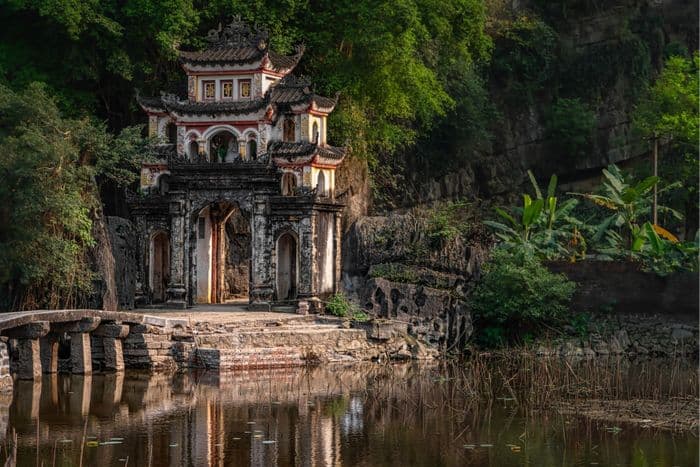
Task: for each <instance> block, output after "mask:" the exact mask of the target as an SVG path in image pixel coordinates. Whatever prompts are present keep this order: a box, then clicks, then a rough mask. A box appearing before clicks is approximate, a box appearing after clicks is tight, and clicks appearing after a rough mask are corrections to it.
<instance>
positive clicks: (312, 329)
mask: <svg viewBox="0 0 700 467" xmlns="http://www.w3.org/2000/svg"><path fill="white" fill-rule="evenodd" d="M194 339H195V345H196V346H197V347H202V348H216V349H233V350H236V349H242V348H271V347H285V346H287V347H309V346H319V345H321V346H327V347H334V348H336V347H337V348H349V349H353V348H357V347H361V346H362V345H364V344H366V340H367V334H366V332H365V331H364V330H361V329H345V328H339V327H338V326H336V325H330V324H329V325H322V324H315V325H313V326H307V327H301V326H297V327H284V328H280V329H275V328H271V329H241V330H239V331H238V332H232V333H226V334H224V333H222V334H210V335H197V336H195V338H194Z"/></svg>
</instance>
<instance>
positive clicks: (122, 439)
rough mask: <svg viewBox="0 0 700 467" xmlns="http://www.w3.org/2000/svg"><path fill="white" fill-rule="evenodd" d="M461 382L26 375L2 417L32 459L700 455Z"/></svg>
mask: <svg viewBox="0 0 700 467" xmlns="http://www.w3.org/2000/svg"><path fill="white" fill-rule="evenodd" d="M457 386H458V383H456V382H455V380H454V379H451V378H449V377H446V375H445V370H444V369H439V368H438V367H436V366H425V365H400V366H398V365H394V366H385V365H379V364H373V365H363V366H353V367H319V368H315V369H284V370H259V371H245V372H235V373H228V374H222V375H216V374H210V373H198V374H196V373H189V374H173V375H162V374H161V375H147V374H142V373H133V372H127V373H126V374H122V375H93V376H91V377H78V376H69V375H53V376H46V377H45V378H44V380H43V381H42V383H41V384H33V383H31V382H18V383H17V384H16V386H15V394H14V398H13V401H12V404H11V405H10V406H9V408H7V407H6V408H5V409H4V411H3V412H1V413H0V421H1V422H2V423H3V424H6V425H8V427H9V430H12V429H14V430H16V432H17V436H18V444H19V449H18V458H19V461H18V465H21V466H30V465H31V466H38V465H44V466H51V465H58V466H78V465H80V459H81V456H82V458H83V461H82V465H84V466H101V467H102V466H104V467H106V466H121V465H129V466H228V465H254V466H274V465H279V466H315V465H318V466H325V465H334V466H335V465H346V466H355V465H360V466H402V467H403V466H430V467H434V466H441V465H444V466H466V465H470V466H520V465H523V466H525V465H527V466H589V465H600V466H635V467H637V466H674V465H677V466H684V467H685V466H696V465H698V439H697V437H696V436H694V435H693V434H691V433H684V434H677V433H676V434H674V433H671V432H660V431H652V430H649V429H641V428H633V427H627V426H622V427H621V428H622V431H618V430H617V429H614V430H611V429H610V425H609V424H605V423H595V422H589V421H585V420H582V419H577V418H575V417H562V416H560V415H556V414H553V413H551V412H536V413H534V414H530V415H529V416H524V415H523V414H522V413H520V411H519V410H517V409H515V408H514V406H513V403H512V402H511V401H508V400H499V401H498V403H495V404H492V405H491V406H490V407H489V406H487V405H486V404H483V403H482V404H474V405H471V406H468V405H467V406H468V407H470V408H469V409H467V410H465V409H464V407H467V406H464V405H460V406H459V407H455V406H454V405H453V404H454V401H456V400H458V399H459V397H460V396H459V388H458V387H457ZM0 429H3V430H4V426H0ZM37 441H38V443H37ZM6 445H7V443H6V442H5V443H3V447H2V450H1V452H0V458H2V459H4V458H5V456H6V455H7V451H6V449H7V448H6Z"/></svg>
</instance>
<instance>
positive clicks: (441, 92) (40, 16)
mask: <svg viewBox="0 0 700 467" xmlns="http://www.w3.org/2000/svg"><path fill="white" fill-rule="evenodd" d="M233 15H241V16H242V17H243V18H244V19H246V20H248V21H251V22H255V23H257V24H259V25H260V26H263V27H266V28H268V29H269V30H270V32H271V42H272V45H273V47H274V48H276V49H277V50H279V51H281V52H290V51H291V48H292V46H293V45H294V44H296V43H301V42H304V43H305V44H306V46H307V53H306V56H305V58H304V60H303V61H302V63H301V65H300V66H301V68H300V69H299V70H298V72H300V73H302V74H307V75H310V76H313V77H314V81H315V82H316V83H317V85H318V87H319V90H320V91H321V92H323V93H326V94H328V95H333V94H334V93H335V92H336V91H340V92H341V93H342V96H343V101H342V105H341V106H340V107H339V109H338V112H337V113H336V114H334V115H333V117H332V119H331V122H330V125H331V132H330V135H332V137H333V138H334V142H336V143H338V144H343V143H345V142H346V141H347V142H349V143H351V144H352V145H353V149H355V151H356V152H357V153H359V154H363V155H365V156H367V155H370V154H371V155H375V154H382V153H387V152H389V151H393V150H395V149H397V148H398V147H401V146H405V145H407V144H409V143H410V142H412V141H413V140H414V139H415V137H416V134H417V132H418V131H421V130H425V129H427V128H429V127H430V126H431V125H432V124H433V123H434V120H435V118H436V117H439V116H441V115H445V114H446V113H447V112H448V111H449V110H450V109H452V108H454V107H455V105H457V104H458V102H457V99H456V97H458V96H456V95H455V94H453V93H452V91H453V90H456V89H459V88H462V87H464V81H466V78H467V77H468V76H470V74H471V73H472V66H473V64H474V63H475V62H478V61H481V60H484V59H485V58H486V57H487V56H488V51H489V47H490V40H489V39H488V37H487V36H486V35H485V33H484V11H483V5H482V3H481V2H479V1H477V0H450V1H434V0H400V1H395V0H392V1H381V2H376V1H369V0H360V1H352V2H349V1H341V2H337V1H333V2H331V1H325V0H324V1H319V2H308V1H306V0H287V1H285V2H274V1H269V0H263V1H259V2H243V1H240V0H234V1H226V2H224V1H214V2H199V1H196V0H174V1H171V0H167V1H166V0H130V1H127V2H116V1H104V2H94V1H93V2H78V3H76V2H72V1H68V0H38V1H28V0H13V1H11V2H9V3H8V4H6V5H5V6H4V7H3V8H2V10H0V20H1V21H2V22H3V24H5V25H6V26H7V27H6V28H3V31H2V32H0V80H4V81H5V82H7V83H9V84H11V85H12V86H13V87H16V88H19V87H22V86H24V85H26V84H27V83H28V82H30V81H36V80H41V81H44V82H46V83H48V84H49V86H50V87H51V88H52V89H53V90H54V91H55V93H56V94H57V95H59V96H60V98H61V102H62V104H63V105H64V108H65V109H66V110H68V111H70V112H82V111H88V112H96V113H97V114H99V115H101V116H103V117H106V118H108V119H109V120H110V122H111V124H112V125H113V126H115V127H122V126H124V125H127V124H131V123H133V122H134V119H136V118H141V115H140V112H138V111H136V108H135V103H134V101H133V98H132V96H133V90H134V88H142V89H143V90H144V91H145V92H151V93H155V92H158V91H160V90H163V89H165V90H176V91H180V92H182V87H183V83H182V77H183V76H182V72H181V70H180V69H179V67H178V66H177V62H176V60H175V58H176V53H175V49H176V48H177V47H181V48H192V47H200V46H202V45H203V43H202V37H203V36H204V35H205V34H204V33H205V32H206V31H207V30H208V29H211V28H214V27H216V25H217V23H219V22H226V21H229V20H230V18H231V17H232V16H233ZM28 24H31V25H32V27H31V28H28V27H27V25H28ZM47 43H51V44H52V47H51V48H46V47H45V44H47ZM465 97H468V96H465Z"/></svg>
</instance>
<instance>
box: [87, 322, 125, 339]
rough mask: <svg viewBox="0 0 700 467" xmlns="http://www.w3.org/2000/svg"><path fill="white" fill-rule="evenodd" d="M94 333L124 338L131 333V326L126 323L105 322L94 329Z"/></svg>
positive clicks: (95, 334) (94, 334)
mask: <svg viewBox="0 0 700 467" xmlns="http://www.w3.org/2000/svg"><path fill="white" fill-rule="evenodd" d="M92 335H93V336H97V337H109V338H113V339H123V338H125V337H126V336H127V335H129V326H127V325H126V324H116V323H103V324H100V325H99V326H98V327H97V328H96V329H95V330H94V331H93V333H92Z"/></svg>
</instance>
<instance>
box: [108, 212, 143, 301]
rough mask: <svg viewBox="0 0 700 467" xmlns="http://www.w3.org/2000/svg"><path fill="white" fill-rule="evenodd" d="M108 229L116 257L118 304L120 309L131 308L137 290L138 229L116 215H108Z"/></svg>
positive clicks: (115, 276) (115, 271) (113, 253)
mask: <svg viewBox="0 0 700 467" xmlns="http://www.w3.org/2000/svg"><path fill="white" fill-rule="evenodd" d="M107 229H108V232H109V242H110V244H111V251H112V256H113V258H114V260H113V261H114V283H115V288H116V301H117V305H118V307H119V309H120V310H131V309H133V308H134V293H135V290H136V289H135V287H136V282H135V281H136V245H138V242H137V241H136V230H135V229H134V226H133V225H132V224H131V222H130V221H129V220H127V219H124V218H123V217H116V216H110V217H107ZM115 309H116V308H115Z"/></svg>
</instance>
